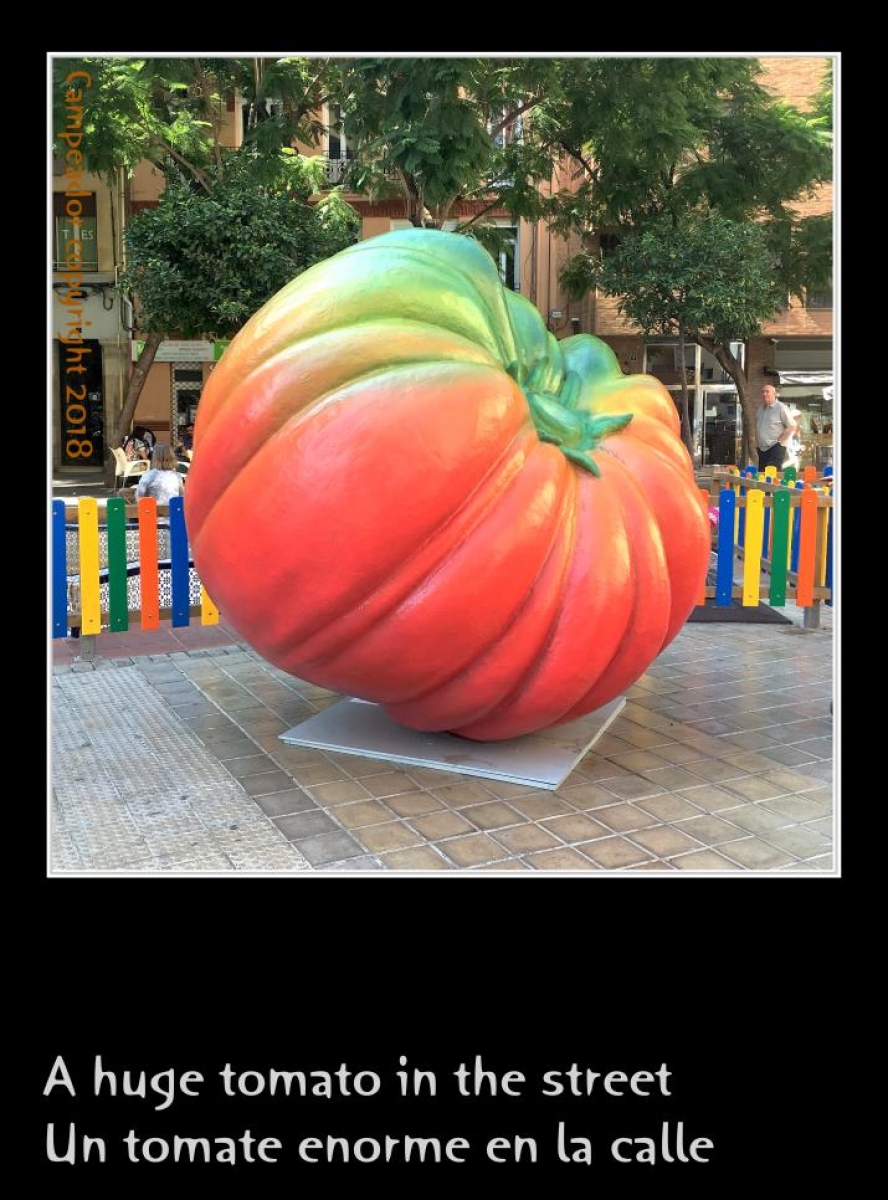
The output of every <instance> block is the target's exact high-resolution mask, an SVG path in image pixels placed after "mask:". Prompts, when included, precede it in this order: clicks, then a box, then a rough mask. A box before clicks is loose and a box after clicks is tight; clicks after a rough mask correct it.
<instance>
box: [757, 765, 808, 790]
mask: <svg viewBox="0 0 888 1200" xmlns="http://www.w3.org/2000/svg"><path fill="white" fill-rule="evenodd" d="M762 779H766V780H767V781H768V783H776V784H779V786H780V790H781V792H811V791H815V790H816V789H818V788H820V787H821V786H822V782H823V781H822V780H820V779H815V778H813V777H812V776H811V775H805V774H803V773H802V772H800V771H786V770H781V771H766V772H765V773H764V775H762Z"/></svg>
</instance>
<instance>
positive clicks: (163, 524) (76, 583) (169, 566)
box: [50, 496, 219, 638]
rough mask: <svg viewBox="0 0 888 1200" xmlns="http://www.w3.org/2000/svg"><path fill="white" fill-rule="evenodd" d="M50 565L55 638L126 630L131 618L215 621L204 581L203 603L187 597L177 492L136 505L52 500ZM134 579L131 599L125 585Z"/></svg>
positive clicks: (145, 622) (154, 625)
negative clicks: (165, 601) (164, 598)
mask: <svg viewBox="0 0 888 1200" xmlns="http://www.w3.org/2000/svg"><path fill="white" fill-rule="evenodd" d="M100 518H101V519H100ZM69 534H73V537H72V538H69ZM161 537H162V541H163V550H164V557H161V555H160V553H159V551H160V544H161ZM51 571H52V580H51V593H52V594H51V605H50V608H51V615H52V636H53V637H54V638H59V637H66V636H67V635H68V631H69V630H78V631H79V633H80V634H81V636H84V637H88V636H91V635H94V634H99V633H105V632H108V633H118V632H124V631H126V630H128V629H129V628H130V623H131V622H133V623H136V622H138V627H139V628H141V629H159V628H160V622H161V621H162V620H166V619H169V621H170V624H171V625H172V626H173V627H181V626H185V625H190V624H191V622H192V618H197V617H199V618H200V620H199V623H200V624H201V625H217V624H218V623H219V613H218V610H217V608H216V606H215V604H213V602H212V600H211V599H210V598H209V596H208V595H207V593H206V591H205V589H204V587H203V586H202V585H199V587H200V593H199V594H200V603H196V604H193V603H191V595H190V593H191V590H192V583H193V578H192V577H193V567H192V563H191V556H190V553H189V548H188V533H187V531H186V529H185V512H184V502H183V500H182V498H181V497H180V496H176V497H174V498H173V499H172V500H171V501H170V503H169V506H166V505H158V504H157V502H156V501H155V500H154V499H153V498H151V497H145V498H142V499H140V500H139V501H138V504H136V505H127V504H126V502H125V501H124V500H123V499H122V498H119V497H115V498H114V499H111V500H109V501H108V503H107V506H102V507H101V508H100V506H99V504H98V501H96V500H95V499H93V498H91V497H87V496H85V497H83V498H82V499H80V500H78V502H77V505H76V507H75V506H70V505H69V506H67V507H66V505H65V502H64V501H63V500H54V501H53V502H52V556H51ZM164 573H168V580H169V587H168V588H166V587H164V589H163V590H164V592H166V591H167V590H168V591H169V593H170V597H171V599H170V604H169V605H168V606H163V607H162V606H161V583H160V581H161V575H162V574H164ZM133 581H135V586H136V589H137V594H136V597H135V603H133V597H132V589H131V588H130V586H129V585H130V583H131V582H133ZM103 588H104V589H105V597H104V598H103V596H102V590H103Z"/></svg>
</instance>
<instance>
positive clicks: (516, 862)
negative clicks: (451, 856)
mask: <svg viewBox="0 0 888 1200" xmlns="http://www.w3.org/2000/svg"><path fill="white" fill-rule="evenodd" d="M466 869H467V870H469V871H496V872H497V873H498V874H501V873H502V872H503V871H531V870H533V868H532V867H529V866H528V865H527V863H526V862H523V861H522V860H521V859H520V858H507V859H506V860H505V861H504V862H499V863H481V864H480V865H479V866H477V867H468V868H466Z"/></svg>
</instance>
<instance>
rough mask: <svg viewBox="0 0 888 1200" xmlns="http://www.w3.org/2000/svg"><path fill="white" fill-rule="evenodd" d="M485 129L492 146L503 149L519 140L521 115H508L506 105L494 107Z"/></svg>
mask: <svg viewBox="0 0 888 1200" xmlns="http://www.w3.org/2000/svg"><path fill="white" fill-rule="evenodd" d="M487 131H488V133H489V134H490V136H491V137H492V138H493V144H494V146H498V147H499V149H500V150H504V149H505V148H506V146H511V144H512V143H513V142H520V141H521V116H520V115H519V116H517V117H515V116H510V115H509V109H508V107H507V106H505V105H504V106H503V107H502V108H499V109H494V111H493V112H492V113H491V114H490V120H489V121H488V122H487Z"/></svg>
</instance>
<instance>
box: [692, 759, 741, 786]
mask: <svg viewBox="0 0 888 1200" xmlns="http://www.w3.org/2000/svg"><path fill="white" fill-rule="evenodd" d="M688 770H689V771H691V772H692V773H693V774H694V775H696V776H698V778H699V779H700V780H701V781H702V780H704V779H708V780H709V781H710V782H711V783H722V782H723V781H724V780H725V779H736V778H737V777H738V776H740V775H742V774H743V771H742V769H741V768H739V767H734V766H731V765H730V764H729V763H726V762H722V760H721V759H720V758H707V759H703V760H702V761H695V762H692V763H689V764H688Z"/></svg>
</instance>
